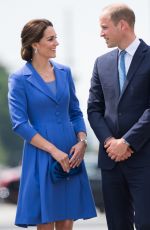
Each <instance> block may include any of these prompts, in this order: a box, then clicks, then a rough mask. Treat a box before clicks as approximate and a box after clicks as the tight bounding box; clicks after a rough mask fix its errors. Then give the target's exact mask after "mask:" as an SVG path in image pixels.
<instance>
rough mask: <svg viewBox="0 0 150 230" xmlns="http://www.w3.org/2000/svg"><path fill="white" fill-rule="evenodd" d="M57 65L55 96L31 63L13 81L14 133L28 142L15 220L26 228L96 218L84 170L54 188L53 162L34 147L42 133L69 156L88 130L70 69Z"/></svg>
mask: <svg viewBox="0 0 150 230" xmlns="http://www.w3.org/2000/svg"><path fill="white" fill-rule="evenodd" d="M52 64H53V66H54V73H55V77H56V89H57V90H56V96H55V95H53V93H52V92H51V91H50V89H49V88H48V86H47V85H46V83H45V82H44V81H43V79H42V78H41V77H40V76H39V74H38V73H37V72H36V70H35V69H34V68H33V66H32V65H31V64H30V63H26V64H25V66H23V68H22V69H20V70H18V71H17V72H16V73H14V74H12V75H11V76H10V78H9V94H8V100H9V110H10V116H11V120H12V126H13V130H14V132H16V133H17V134H18V135H20V136H21V137H22V138H23V139H24V140H25V143H24V149H23V161H22V176H21V183H20V191H19V200H18V207H17V216H16V225H19V226H24V227H27V226H29V225H37V224H41V223H49V222H54V221H57V220H65V219H73V220H75V219H79V218H91V217H94V216H96V212H95V206H94V203H93V198H92V195H91V191H90V187H89V182H88V178H87V173H86V170H85V167H83V168H84V170H83V172H82V173H81V174H80V175H78V176H73V177H72V178H68V179H65V180H63V181H62V182H59V183H56V184H53V182H52V181H51V177H50V173H49V172H50V167H51V164H52V162H53V161H54V159H53V158H52V157H51V155H50V154H49V153H47V152H44V151H42V150H40V149H38V148H36V147H34V146H33V145H31V144H30V141H31V139H32V137H33V136H34V135H35V134H36V133H39V134H41V135H42V136H43V137H44V138H46V139H47V140H48V141H50V142H51V143H53V144H54V145H56V146H57V148H59V149H61V150H62V151H64V152H66V153H69V151H70V149H71V147H72V146H73V145H74V144H75V143H77V133H78V132H80V131H84V132H85V131H86V129H85V124H84V120H83V115H82V112H81V111H80V108H79V102H78V100H77V97H76V95H75V87H74V83H73V80H72V76H71V72H70V69H69V68H68V67H65V66H63V65H60V64H57V63H55V62H52Z"/></svg>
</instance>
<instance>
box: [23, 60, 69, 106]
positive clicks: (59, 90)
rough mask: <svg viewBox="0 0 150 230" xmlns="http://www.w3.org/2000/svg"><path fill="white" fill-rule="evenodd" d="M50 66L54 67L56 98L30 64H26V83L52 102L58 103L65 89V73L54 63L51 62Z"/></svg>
mask: <svg viewBox="0 0 150 230" xmlns="http://www.w3.org/2000/svg"><path fill="white" fill-rule="evenodd" d="M52 64H53V66H54V73H55V77H56V96H55V95H54V94H53V93H52V92H51V91H50V89H49V88H48V86H47V85H46V83H45V82H44V81H43V79H42V78H41V77H40V75H39V74H38V73H37V72H36V70H35V69H34V68H33V66H32V64H30V63H27V64H26V65H27V68H26V72H25V75H29V77H28V78H27V81H29V82H30V83H31V84H32V85H33V86H34V87H36V88H38V89H39V90H40V91H41V92H42V93H44V94H45V95H47V96H48V97H49V98H51V99H52V100H53V101H55V102H56V103H58V102H59V100H60V99H61V97H62V94H63V92H64V89H65V84H66V76H65V75H66V71H64V70H63V69H61V68H58V65H57V64H56V63H54V62H52ZM63 75H64V76H63Z"/></svg>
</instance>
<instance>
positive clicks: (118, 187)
mask: <svg viewBox="0 0 150 230" xmlns="http://www.w3.org/2000/svg"><path fill="white" fill-rule="evenodd" d="M102 186H103V196H104V203H105V211H106V219H107V225H108V230H133V229H134V227H133V226H134V225H135V228H136V229H137V230H150V166H147V167H138V168H133V167H129V166H128V165H127V164H126V162H119V163H117V164H116V166H115V167H114V168H113V169H111V170H104V169H102Z"/></svg>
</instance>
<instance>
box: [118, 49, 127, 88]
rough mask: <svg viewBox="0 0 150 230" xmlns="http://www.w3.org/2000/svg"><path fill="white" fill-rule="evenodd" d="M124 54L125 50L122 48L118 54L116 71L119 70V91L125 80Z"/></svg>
mask: <svg viewBox="0 0 150 230" xmlns="http://www.w3.org/2000/svg"><path fill="white" fill-rule="evenodd" d="M125 54H126V51H125V50H122V51H121V52H120V54H119V63H118V71H119V83H120V91H122V88H123V85H124V82H125V80H126V68H125Z"/></svg>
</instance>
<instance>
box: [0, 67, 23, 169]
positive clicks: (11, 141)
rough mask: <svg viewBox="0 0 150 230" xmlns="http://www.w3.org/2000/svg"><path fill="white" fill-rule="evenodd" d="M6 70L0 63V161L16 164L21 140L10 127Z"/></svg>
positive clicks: (18, 158)
mask: <svg viewBox="0 0 150 230" xmlns="http://www.w3.org/2000/svg"><path fill="white" fill-rule="evenodd" d="M7 85H8V72H7V70H6V69H5V67H3V66H2V65H0V161H1V162H2V163H5V164H9V165H12V166H13V165H16V164H18V162H19V161H20V158H21V149H22V147H21V146H22V140H21V138H19V137H17V136H16V135H15V134H14V133H13V132H12V128H11V122H10V117H9V111H8V99H7V93H8V86H7Z"/></svg>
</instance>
